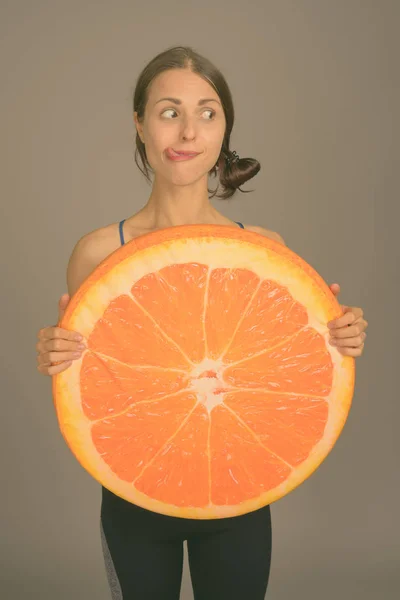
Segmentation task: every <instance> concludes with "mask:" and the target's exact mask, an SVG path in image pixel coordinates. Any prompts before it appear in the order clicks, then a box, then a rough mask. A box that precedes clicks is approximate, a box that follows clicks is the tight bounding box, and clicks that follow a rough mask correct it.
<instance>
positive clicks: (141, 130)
mask: <svg viewBox="0 0 400 600" xmlns="http://www.w3.org/2000/svg"><path fill="white" fill-rule="evenodd" d="M164 97H173V98H179V99H180V100H181V104H179V105H177V104H175V103H173V102H171V101H165V100H163V101H162V102H158V101H159V100H160V99H161V98H164ZM201 98H208V99H213V100H214V101H209V102H207V103H206V104H204V105H202V106H199V105H198V101H199V100H200V99H201ZM133 116H134V123H135V126H136V129H137V132H138V134H139V136H140V138H141V140H142V142H143V143H144V144H145V146H146V154H147V157H148V160H149V163H150V165H151V167H152V168H153V170H154V173H155V174H154V182H153V186H152V191H151V194H150V197H149V199H148V201H147V203H146V204H145V205H144V206H143V208H142V209H141V210H139V211H138V212H136V213H134V214H133V215H132V216H131V217H129V218H128V219H126V221H125V223H124V234H125V240H126V242H128V241H130V240H131V239H133V238H135V237H138V236H140V235H143V234H144V233H148V232H150V231H155V230H157V229H163V228H165V227H172V226H175V225H183V224H191V223H197V224H202V223H210V224H220V225H230V226H234V227H238V225H236V224H235V223H234V222H232V221H231V220H230V219H228V218H227V217H225V216H224V215H223V214H221V213H220V212H218V211H217V210H216V209H215V208H214V207H213V206H212V205H211V203H210V201H209V199H208V191H207V185H208V173H209V171H210V170H211V169H212V168H213V166H214V165H215V164H216V162H217V160H218V158H219V155H220V152H221V147H222V141H223V136H224V132H225V126H226V121H225V115H224V112H223V109H222V106H221V102H220V99H219V97H218V94H217V93H216V92H215V90H214V89H213V87H212V86H211V85H210V84H209V83H208V82H207V81H205V80H204V79H202V78H201V77H200V76H198V75H197V74H195V73H192V72H191V71H189V70H170V71H166V72H164V73H162V74H160V75H159V76H158V77H157V78H156V79H154V80H153V82H152V84H151V87H150V90H149V98H148V103H147V105H146V110H145V115H144V121H143V122H142V123H139V121H138V119H137V114H136V113H134V115H133ZM168 148H174V149H175V150H187V151H196V152H200V154H199V155H198V156H197V157H196V158H194V159H193V160H190V161H183V162H172V161H170V160H169V159H168V158H167V154H166V151H167V149H168ZM244 226H245V228H246V229H248V230H249V231H254V232H256V233H259V234H261V235H265V236H266V237H269V238H272V239H274V240H276V241H278V242H280V243H282V244H285V242H284V240H283V238H282V237H281V236H280V235H279V234H278V233H276V232H274V231H270V230H268V229H265V228H263V227H260V226H256V225H248V224H244ZM119 246H120V239H119V231H118V223H112V224H110V225H107V226H105V227H101V228H99V229H96V230H94V231H91V232H89V233H87V234H86V235H84V236H83V237H82V238H81V239H80V240H79V241H78V242H77V243H76V245H75V247H74V249H73V251H72V254H71V257H70V259H69V263H68V268H67V283H68V294H63V295H62V296H61V298H60V300H59V307H58V308H59V314H58V318H59V320H60V319H61V318H62V316H63V314H64V312H65V309H66V308H67V305H68V302H69V300H70V298H71V296H72V295H73V294H74V293H75V291H76V290H77V289H78V288H79V286H80V285H81V283H83V281H84V280H85V279H86V277H88V276H89V275H90V273H91V272H92V271H93V270H94V269H95V268H96V267H97V265H98V264H99V263H100V262H102V261H103V260H104V259H105V258H106V257H107V256H108V255H110V254H111V253H112V252H114V251H115V250H116V249H117V248H118V247H119ZM330 289H331V290H332V293H333V294H334V295H335V296H337V295H338V294H339V292H340V286H339V284H337V283H334V284H332V285H331V286H330ZM341 308H342V310H343V315H342V316H341V317H340V318H338V319H335V320H334V321H332V322H331V323H328V327H329V328H330V334H331V339H330V343H332V344H333V345H336V347H337V348H338V350H339V352H341V353H342V354H343V355H347V356H353V357H358V356H361V354H362V353H363V350H364V340H365V337H366V333H365V329H366V328H367V326H368V323H367V321H365V319H364V314H363V310H362V309H361V308H359V307H350V306H345V305H341ZM80 337H81V336H80ZM38 340H39V341H38V343H37V344H36V350H37V352H38V355H37V369H38V371H39V373H42V374H43V375H49V376H52V375H55V374H57V373H61V372H62V371H65V370H66V369H67V368H68V367H69V366H70V365H71V364H72V362H73V360H77V359H78V358H79V357H80V356H81V354H82V352H83V351H84V349H85V347H86V344H85V340H82V339H81V341H79V334H77V333H76V332H73V331H68V330H66V329H62V328H60V327H57V326H49V327H44V328H43V329H41V330H40V331H39V332H38ZM75 353H76V354H75ZM54 363H58V364H54Z"/></svg>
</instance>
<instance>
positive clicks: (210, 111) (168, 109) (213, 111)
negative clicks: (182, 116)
mask: <svg viewBox="0 0 400 600" xmlns="http://www.w3.org/2000/svg"><path fill="white" fill-rule="evenodd" d="M167 112H173V113H176V114H177V112H176V110H175V109H174V108H167V110H164V111H163V112H162V113H161V114H162V115H164V114H165V113H167ZM203 112H209V113H211V115H212V117H211V118H210V119H207V120H208V121H211V120H212V119H213V118H214V117H215V115H216V112H215V110H212V109H211V108H207V109H206V110H205V111H203Z"/></svg>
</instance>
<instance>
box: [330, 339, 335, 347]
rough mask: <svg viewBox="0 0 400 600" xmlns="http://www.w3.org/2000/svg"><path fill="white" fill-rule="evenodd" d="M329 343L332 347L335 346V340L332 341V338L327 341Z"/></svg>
mask: <svg viewBox="0 0 400 600" xmlns="http://www.w3.org/2000/svg"><path fill="white" fill-rule="evenodd" d="M329 343H330V344H331V345H332V346H336V340H335V339H333V338H331V339H330V340H329Z"/></svg>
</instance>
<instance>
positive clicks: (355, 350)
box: [338, 344, 364, 357]
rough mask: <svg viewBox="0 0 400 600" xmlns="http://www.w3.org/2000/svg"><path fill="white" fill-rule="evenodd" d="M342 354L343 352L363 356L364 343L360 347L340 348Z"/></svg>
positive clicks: (347, 354) (348, 354)
mask: <svg viewBox="0 0 400 600" xmlns="http://www.w3.org/2000/svg"><path fill="white" fill-rule="evenodd" d="M338 350H339V352H340V354H343V356H353V357H357V356H361V354H362V353H363V352H364V344H362V345H361V346H360V347H359V348H340V349H339V348H338Z"/></svg>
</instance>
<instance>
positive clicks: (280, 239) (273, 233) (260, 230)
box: [245, 225, 286, 246]
mask: <svg viewBox="0 0 400 600" xmlns="http://www.w3.org/2000/svg"><path fill="white" fill-rule="evenodd" d="M245 228H246V229H248V230H249V231H254V233H259V234H261V235H264V236H265V237H267V238H270V239H271V240H274V241H275V242H279V243H280V244H283V245H284V246H286V243H285V240H284V239H283V237H282V236H281V235H279V233H277V232H276V231H272V230H271V229H265V228H264V227H260V226H259V225H245Z"/></svg>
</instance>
